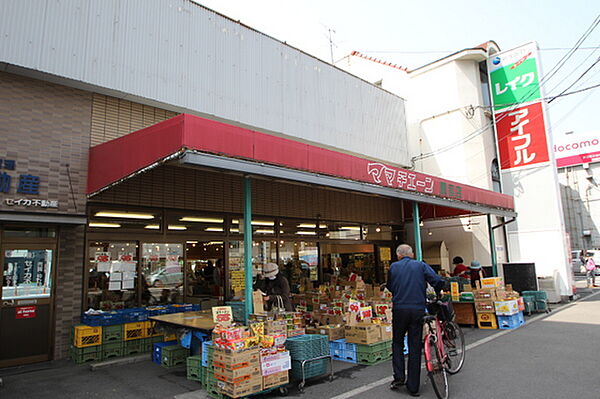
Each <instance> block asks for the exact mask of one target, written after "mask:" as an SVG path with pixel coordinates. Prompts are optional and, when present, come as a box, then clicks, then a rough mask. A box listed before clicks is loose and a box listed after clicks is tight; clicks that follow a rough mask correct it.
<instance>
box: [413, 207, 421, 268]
mask: <svg viewBox="0 0 600 399" xmlns="http://www.w3.org/2000/svg"><path fill="white" fill-rule="evenodd" d="M412 206H413V224H414V229H415V259H417V260H423V249H422V248H421V216H420V215H419V203H418V202H413V203H412Z"/></svg>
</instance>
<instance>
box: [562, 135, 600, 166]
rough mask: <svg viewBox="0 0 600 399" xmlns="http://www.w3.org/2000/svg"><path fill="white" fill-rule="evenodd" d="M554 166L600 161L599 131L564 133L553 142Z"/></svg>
mask: <svg viewBox="0 0 600 399" xmlns="http://www.w3.org/2000/svg"><path fill="white" fill-rule="evenodd" d="M554 155H555V157H556V166H558V167H559V168H562V167H565V166H574V165H580V164H583V163H591V162H598V161H600V132H593V133H589V134H573V135H565V136H562V137H560V138H558V139H557V140H556V141H555V144H554Z"/></svg>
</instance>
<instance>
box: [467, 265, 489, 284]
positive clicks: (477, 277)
mask: <svg viewBox="0 0 600 399" xmlns="http://www.w3.org/2000/svg"><path fill="white" fill-rule="evenodd" d="M469 277H470V278H471V287H473V288H475V287H476V286H477V281H479V282H481V279H482V278H484V277H485V272H484V271H483V269H482V268H481V263H479V261H477V260H474V261H471V265H470V266H469Z"/></svg>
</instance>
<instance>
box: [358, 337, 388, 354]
mask: <svg viewBox="0 0 600 399" xmlns="http://www.w3.org/2000/svg"><path fill="white" fill-rule="evenodd" d="M355 345H356V353H367V354H369V353H375V352H381V351H383V350H390V351H391V350H392V341H391V340H390V341H383V342H378V343H376V344H370V345H364V344H355Z"/></svg>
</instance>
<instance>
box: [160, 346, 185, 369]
mask: <svg viewBox="0 0 600 399" xmlns="http://www.w3.org/2000/svg"><path fill="white" fill-rule="evenodd" d="M189 355H190V351H189V349H186V348H183V347H181V346H177V345H173V346H165V347H164V348H162V351H161V362H160V364H161V365H162V366H163V367H166V368H171V367H176V366H179V365H185V364H186V359H187V358H188V356H189Z"/></svg>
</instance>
